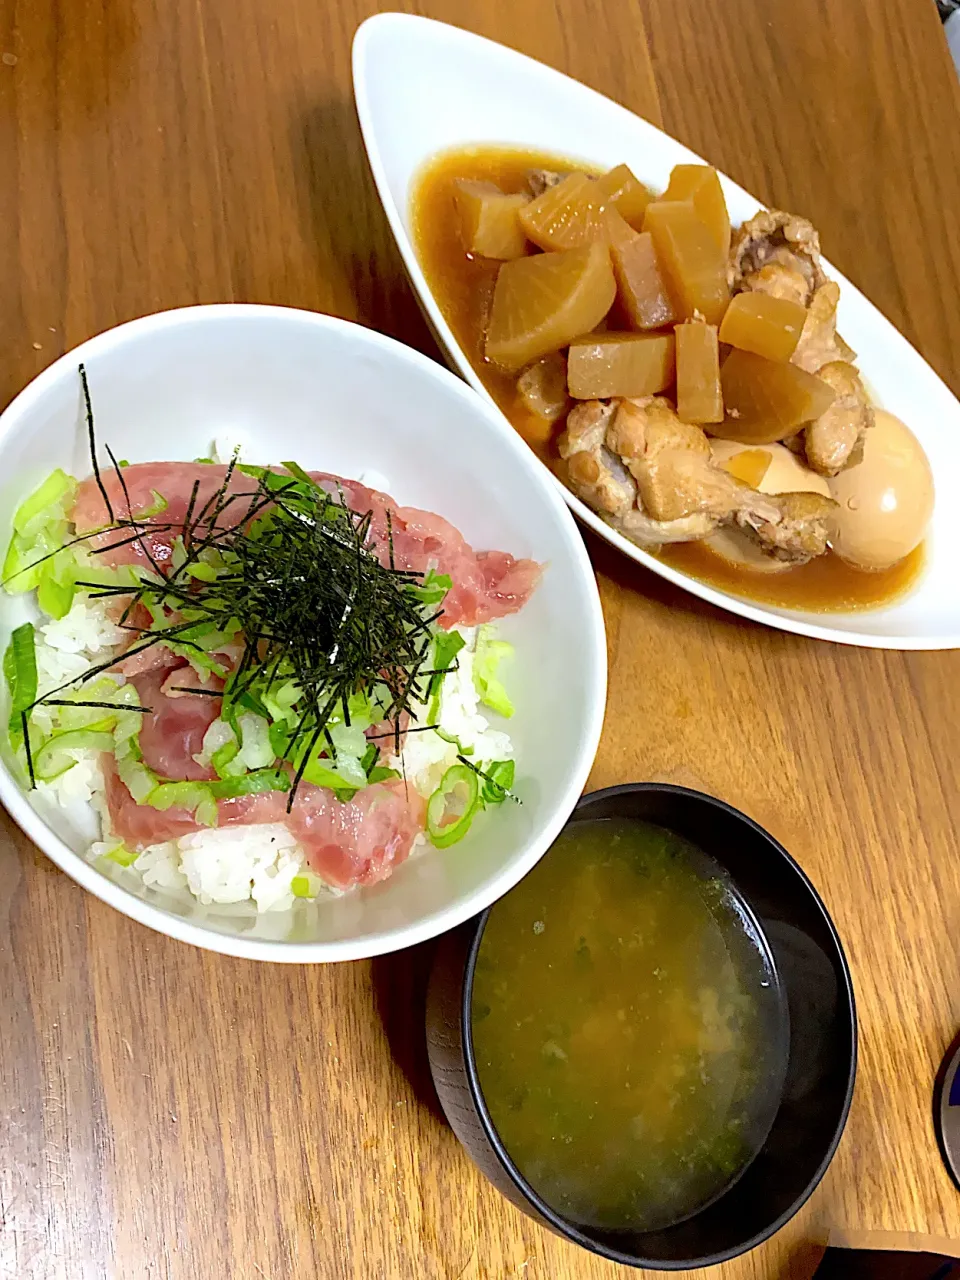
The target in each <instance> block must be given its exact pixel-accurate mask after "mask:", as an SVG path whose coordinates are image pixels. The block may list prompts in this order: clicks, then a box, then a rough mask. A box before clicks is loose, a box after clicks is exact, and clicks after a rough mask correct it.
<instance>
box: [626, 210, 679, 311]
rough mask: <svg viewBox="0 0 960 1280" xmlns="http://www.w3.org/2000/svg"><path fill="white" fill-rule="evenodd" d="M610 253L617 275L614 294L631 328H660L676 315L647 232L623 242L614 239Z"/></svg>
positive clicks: (650, 237)
mask: <svg viewBox="0 0 960 1280" xmlns="http://www.w3.org/2000/svg"><path fill="white" fill-rule="evenodd" d="M611 257H612V259H613V270H614V273H615V275H616V277H617V297H618V299H619V301H620V306H621V307H622V309H623V313H624V316H625V317H626V319H627V323H628V324H629V325H630V326H631V328H634V329H660V328H663V326H664V325H668V324H673V322H674V321H675V320H676V318H677V315H676V311H675V310H674V306H673V302H672V301H671V299H670V294H669V293H668V292H667V286H666V283H665V282H664V279H663V275H662V274H661V271H660V264H659V263H658V262H657V254H656V250H655V249H654V247H653V237H652V236H651V235H650V233H649V232H644V234H643V235H638V236H635V237H634V238H633V239H632V240H628V241H626V242H625V243H614V245H613V248H612V251H611Z"/></svg>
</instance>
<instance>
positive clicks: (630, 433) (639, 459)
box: [607, 396, 740, 520]
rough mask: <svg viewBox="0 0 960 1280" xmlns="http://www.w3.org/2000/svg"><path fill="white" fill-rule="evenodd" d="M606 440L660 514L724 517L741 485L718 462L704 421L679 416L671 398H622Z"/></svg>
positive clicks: (651, 509)
mask: <svg viewBox="0 0 960 1280" xmlns="http://www.w3.org/2000/svg"><path fill="white" fill-rule="evenodd" d="M607 444H608V446H609V447H610V449H612V450H613V452H614V453H616V454H618V455H619V456H620V457H621V458H622V459H623V461H624V463H625V464H626V466H627V469H628V471H629V472H630V473H631V475H632V476H633V478H634V479H635V480H636V482H637V488H638V490H639V494H640V501H641V504H642V505H643V507H644V509H645V510H646V511H647V512H648V514H650V515H651V516H653V517H654V519H656V520H680V519H682V518H683V517H684V516H690V515H693V514H694V513H696V512H705V513H707V514H708V515H712V516H715V517H717V519H719V520H726V519H728V518H729V517H730V515H731V514H732V512H733V511H734V509H735V508H736V505H737V500H738V499H737V490H738V489H739V487H740V486H739V485H738V484H737V482H736V480H734V479H733V477H732V476H730V475H729V474H728V473H727V472H726V471H722V470H721V469H720V468H719V467H715V466H714V465H713V462H712V460H711V455H710V444H709V441H708V440H707V437H706V436H705V435H704V433H703V431H702V430H701V428H700V427H697V426H694V425H693V424H692V423H689V422H681V421H680V419H679V418H678V417H677V415H676V412H675V411H674V408H673V406H672V405H671V404H670V401H669V400H666V399H665V398H664V397H662V396H653V397H650V398H648V399H646V400H621V402H620V405H619V407H618V408H617V411H616V413H615V414H614V417H613V421H612V423H611V425H610V427H609V429H608V431H607Z"/></svg>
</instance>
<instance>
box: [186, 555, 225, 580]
mask: <svg viewBox="0 0 960 1280" xmlns="http://www.w3.org/2000/svg"><path fill="white" fill-rule="evenodd" d="M187 574H188V576H189V577H191V578H196V579H197V580H198V581H200V582H215V581H216V580H217V578H218V577H219V575H220V570H219V569H216V568H214V566H213V565H212V564H206V563H205V562H204V561H203V560H191V561H190V563H189V564H188V565H187Z"/></svg>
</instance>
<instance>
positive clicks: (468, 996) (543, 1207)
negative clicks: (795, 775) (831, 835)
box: [460, 782, 859, 1271]
mask: <svg viewBox="0 0 960 1280" xmlns="http://www.w3.org/2000/svg"><path fill="white" fill-rule="evenodd" d="M638 792H639V793H651V792H658V793H661V794H663V795H669V796H673V797H675V798H676V799H681V800H687V801H691V802H695V803H703V804H705V805H706V806H707V807H708V808H714V809H718V810H720V811H721V812H723V813H725V814H727V815H728V816H729V817H732V818H735V819H737V820H738V821H739V822H742V823H744V824H745V825H746V826H747V827H749V828H750V829H751V830H752V831H753V832H754V833H755V834H756V835H758V836H760V837H761V838H762V839H763V840H765V841H766V842H767V843H768V844H769V845H770V846H771V848H772V849H773V850H774V851H775V852H776V853H778V854H779V855H780V856H781V858H782V859H783V860H784V861H785V862H786V863H787V865H788V867H789V868H790V869H791V870H792V871H794V872H795V874H796V875H797V877H798V879H799V880H800V883H801V887H802V888H804V889H805V890H806V892H807V894H808V895H809V897H810V900H811V901H812V903H813V905H814V906H815V907H816V908H817V911H818V913H819V915H820V917H821V918H822V920H823V923H824V924H825V925H826V927H827V931H828V933H829V936H830V939H831V941H832V943H833V947H834V950H835V954H836V956H837V958H838V959H839V961H840V969H841V973H842V975H843V984H842V992H841V995H840V1004H841V1007H844V1008H846V1009H847V1011H848V1014H849V1018H850V1027H851V1041H852V1043H851V1051H850V1064H849V1069H848V1073H847V1084H846V1089H845V1091H844V1098H843V1105H842V1108H841V1112H840V1117H839V1120H838V1122H837V1126H836V1129H835V1131H834V1133H833V1136H832V1137H831V1139H830V1142H829V1144H828V1147H827V1150H826V1152H825V1154H824V1156H823V1158H822V1160H821V1161H820V1163H819V1164H818V1165H817V1168H816V1169H815V1171H814V1173H813V1175H812V1176H811V1178H810V1180H809V1181H808V1183H807V1185H806V1186H805V1187H804V1188H803V1190H802V1191H801V1193H800V1194H799V1195H798V1196H797V1197H796V1198H795V1199H794V1200H793V1202H792V1203H791V1204H790V1205H789V1206H788V1207H787V1208H786V1209H785V1210H784V1211H783V1212H782V1213H780V1214H779V1215H778V1216H777V1217H776V1218H775V1219H774V1220H773V1222H771V1223H770V1224H769V1225H768V1226H766V1227H764V1228H762V1230H760V1231H758V1232H756V1233H755V1234H754V1235H753V1236H751V1237H750V1238H749V1239H747V1240H745V1241H743V1242H742V1243H741V1244H737V1245H733V1246H731V1247H730V1248H727V1249H721V1250H718V1251H717V1252H716V1253H711V1254H704V1255H703V1256H701V1257H691V1258H684V1259H680V1260H673V1259H667V1260H664V1259H662V1258H645V1257H643V1256H641V1255H640V1254H632V1253H624V1252H622V1251H621V1250H618V1249H614V1248H610V1247H608V1246H606V1245H604V1244H602V1243H600V1242H599V1241H597V1240H593V1239H591V1238H590V1237H589V1236H588V1235H586V1234H585V1233H584V1232H583V1231H582V1230H581V1229H580V1228H579V1227H576V1226H575V1225H573V1224H572V1223H571V1222H569V1221H568V1220H567V1219H566V1218H564V1217H563V1216H562V1214H559V1213H557V1212H556V1210H554V1209H552V1208H551V1207H550V1205H549V1204H548V1203H547V1202H546V1201H545V1200H544V1199H543V1198H542V1197H541V1196H540V1195H539V1194H538V1192H537V1191H536V1190H535V1189H534V1188H533V1187H532V1186H531V1184H530V1183H529V1182H528V1181H527V1179H526V1178H525V1177H524V1176H523V1174H522V1173H521V1172H520V1170H519V1169H518V1168H517V1166H516V1165H515V1164H514V1163H513V1161H512V1159H511V1158H510V1155H509V1153H508V1152H507V1149H506V1146H505V1145H504V1143H503V1141H502V1139H501V1138H500V1135H499V1134H498V1132H497V1129H496V1126H495V1125H494V1123H493V1119H492V1118H491V1116H490V1112H489V1110H488V1108H487V1104H486V1100H485V1099H484V1096H483V1089H482V1087H481V1085H480V1077H479V1073H478V1071H477V1060H476V1054H475V1052H474V1045H473V1020H472V1013H471V1006H472V1003H473V983H474V976H475V973H476V965H477V957H478V955H479V953H480V945H481V942H482V941H483V935H484V932H485V930H486V925H487V921H488V920H489V918H490V913H491V911H493V910H494V908H495V906H496V903H491V905H490V906H489V907H487V908H486V910H485V911H483V913H482V914H481V915H480V916H478V917H477V919H476V920H475V921H473V922H472V928H473V934H472V936H471V938H470V945H469V947H468V948H467V952H466V956H465V959H464V962H463V977H462V979H461V993H460V1026H461V1039H462V1044H463V1059H464V1064H465V1068H466V1079H467V1087H468V1089H469V1093H470V1100H471V1102H472V1104H473V1107H474V1109H475V1111H476V1113H477V1116H478V1117H479V1120H480V1125H481V1127H482V1129H483V1133H484V1137H485V1138H486V1140H487V1142H488V1143H489V1145H490V1147H491V1148H492V1150H493V1152H494V1154H495V1156H496V1158H497V1161H498V1163H499V1165H500V1168H501V1169H502V1170H503V1172H504V1173H505V1174H506V1176H507V1177H508V1178H509V1179H510V1181H511V1183H512V1184H513V1187H514V1189H515V1190H516V1191H517V1192H519V1194H520V1195H521V1196H522V1197H523V1198H524V1199H525V1200H526V1201H527V1202H528V1203H529V1204H530V1205H531V1207H532V1208H533V1209H534V1211H535V1212H536V1214H537V1215H539V1216H540V1217H541V1218H543V1219H544V1220H545V1221H546V1222H547V1223H549V1225H550V1226H551V1227H552V1229H553V1230H554V1231H555V1232H556V1233H557V1234H558V1235H560V1236H562V1237H563V1238H564V1239H566V1240H570V1241H572V1242H573V1243H574V1244H578V1245H580V1246H581V1247H582V1248H584V1249H587V1250H589V1252H591V1253H595V1254H598V1255H599V1256H600V1257H603V1258H607V1259H609V1260H610V1261H611V1262H619V1263H620V1264H621V1265H623V1266H628V1267H645V1268H648V1269H649V1270H652V1271H687V1270H691V1269H695V1268H699V1267H711V1266H715V1265H716V1264H718V1263H721V1262H728V1261H729V1260H730V1259H731V1258H737V1257H740V1256H741V1255H742V1254H744V1253H748V1252H749V1251H750V1250H751V1249H754V1248H756V1246H757V1245H760V1244H763V1242H764V1241H765V1240H768V1239H769V1238H770V1237H771V1236H772V1235H774V1234H775V1233H776V1232H777V1231H779V1230H780V1228H781V1227H783V1226H785V1225H786V1223H787V1222H789V1221H790V1219H791V1218H792V1217H793V1216H794V1215H795V1214H796V1213H797V1212H798V1211H799V1210H800V1209H801V1208H802V1207H803V1205H804V1204H806V1202H807V1200H809V1198H810V1196H811V1195H812V1194H813V1192H814V1191H815V1190H816V1189H817V1187H818V1186H819V1184H820V1183H821V1181H822V1180H823V1177H824V1175H825V1174H826V1172H827V1169H828V1168H829V1166H830V1163H831V1161H832V1160H833V1157H834V1156H835V1155H836V1151H837V1147H838V1146H839V1145H840V1139H841V1138H842V1137H843V1133H844V1130H845V1128H846V1125H847V1120H848V1118H849V1115H850V1108H851V1105H852V1103H853V1091H854V1086H855V1084H856V1076H857V1061H858V1046H859V1032H858V1026H857V1007H856V995H855V992H854V988H853V978H852V975H851V973H850V964H849V961H848V960H847V957H846V953H845V951H844V949H843V944H842V942H841V940H840V935H839V933H838V931H837V927H836V925H835V924H834V922H833V919H832V918H831V916H830V913H829V911H828V910H827V908H826V905H825V904H824V901H823V899H822V898H821V897H820V894H819V893H818V892H817V890H816V888H815V887H814V885H813V882H812V881H811V880H810V877H809V876H808V875H807V874H806V872H805V871H804V870H803V868H802V867H801V866H800V865H799V863H798V862H797V861H796V859H795V858H794V857H793V856H792V855H791V854H790V853H788V852H787V850H786V849H785V848H784V846H783V845H782V844H781V843H780V842H779V840H777V839H776V838H775V837H774V836H772V835H771V834H770V832H769V831H767V830H766V829H765V828H764V827H761V826H760V824H759V823H758V822H755V821H754V819H753V818H751V817H749V816H748V815H747V814H745V813H743V812H742V810H740V809H737V808H735V807H734V806H733V805H731V804H728V803H727V801H725V800H720V799H719V798H718V797H716V796H712V795H709V794H708V793H707V792H705V791H697V790H695V789H694V788H692V787H682V786H678V785H676V784H674V783H667V782H625V783H620V784H618V785H616V786H611V787H603V788H601V789H600V790H598V791H589V792H587V793H586V794H585V795H584V796H582V797H581V799H580V800H579V802H578V803H577V805H576V807H575V808H574V810H573V813H572V814H571V815H570V819H569V821H573V820H575V819H576V818H577V816H578V814H579V812H580V810H581V808H582V809H583V810H585V811H587V810H589V808H590V806H591V804H596V803H598V802H599V801H600V800H606V799H616V798H617V797H619V796H623V795H631V794H636V793H638ZM584 816H588V814H587V813H586V812H585V813H584ZM545 856H546V855H545ZM737 1180H739V1179H737ZM722 1194H725V1192H724V1193H721V1196H722ZM719 1199H720V1197H718V1198H717V1199H715V1200H714V1201H713V1202H712V1203H714V1204H716V1203H717V1202H718V1200H719ZM706 1207H709V1206H702V1208H706ZM697 1212H698V1213H699V1212H700V1210H698V1211H697ZM694 1217H696V1214H692V1215H689V1216H688V1217H687V1218H685V1219H683V1221H684V1222H689V1221H691V1220H692V1218H694ZM675 1225H682V1223H681V1224H675Z"/></svg>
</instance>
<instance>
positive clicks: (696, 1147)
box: [471, 819, 787, 1231]
mask: <svg viewBox="0 0 960 1280" xmlns="http://www.w3.org/2000/svg"><path fill="white" fill-rule="evenodd" d="M471 1010H472V1032H473V1047H474V1056H475V1060H476V1065H477V1073H478V1077H479V1081H480V1086H481V1089H482V1091H483V1097H484V1100H485V1102H486V1104H487V1108H488V1110H489V1113H490V1116H491V1119H492V1120H493V1123H494V1126H495V1128H496V1130H497V1132H498V1134H499V1136H500V1138H501V1140H502V1141H503V1144H504V1146H505V1148H506V1150H507V1152H508V1153H509V1155H510V1157H511V1158H512V1160H513V1161H514V1163H515V1164H516V1166H517V1168H518V1169H519V1170H520V1172H521V1173H522V1174H523V1175H524V1177H525V1178H526V1179H527V1181H528V1182H529V1183H530V1185H531V1186H532V1187H533V1189H534V1190H535V1191H536V1192H537V1193H538V1194H539V1195H540V1196H541V1197H542V1198H543V1199H544V1200H545V1201H546V1203H547V1204H548V1205H550V1206H551V1207H552V1208H553V1209H554V1210H555V1211H556V1212H558V1213H559V1214H561V1215H562V1216H563V1217H564V1218H566V1219H567V1220H569V1221H573V1222H575V1223H577V1224H579V1225H581V1226H587V1227H599V1228H609V1229H632V1230H639V1231H645V1230H655V1229H657V1228H659V1227H662V1226H666V1225H668V1224H670V1223H672V1222H677V1221H680V1220H681V1219H683V1218H685V1217H689V1216H690V1215H691V1214H693V1213H696V1212H697V1211H698V1210H699V1209H701V1208H702V1207H704V1206H705V1205H706V1204H708V1203H710V1202H711V1201H712V1200H714V1199H716V1197H717V1196H718V1195H720V1194H722V1193H723V1192H724V1191H725V1190H726V1188H727V1187H729V1186H730V1185H731V1183H732V1182H733V1181H735V1180H736V1178H737V1177H738V1176H739V1175H740V1174H741V1173H742V1172H743V1170H744V1169H745V1168H746V1167H747V1165H748V1164H749V1163H750V1161H751V1160H752V1159H753V1157H754V1156H755V1155H756V1153H757V1151H758V1150H759V1149H760V1147H761V1146H762V1144H763V1142H764V1140H765V1139H766V1136H767V1133H768V1132H769V1129H770V1125H771V1123H772V1121H773V1118H774V1115H775V1114H776V1111H777V1108H778V1106H779V1102H780V1096H781V1089H782V1083H783V1074H784V1068H785V1051H786V1043H787V1016H786V1010H785V1007H784V1004H783V997H782V995H781V993H780V989H779V987H778V985H777V982H776V977H775V974H774V972H773V970H772V967H771V965H770V962H769V960H768V958H767V954H766V951H765V947H764V944H763V943H762V940H761V939H760V937H759V935H758V933H757V931H756V926H755V925H754V924H753V921H752V919H751V918H750V917H749V915H748V914H747V913H746V912H745V911H744V909H743V906H742V903H741V900H740V899H739V898H738V897H737V895H736V892H735V890H734V888H733V886H732V884H731V882H730V880H729V878H728V877H727V875H726V874H725V873H724V872H723V871H722V870H721V868H720V867H719V865H718V864H717V863H716V862H715V861H714V860H713V859H712V858H708V857H706V855H705V854H703V853H702V852H701V851H700V850H699V849H696V848H695V847H694V846H693V845H691V844H689V843H688V842H687V841H685V840H683V839H681V838H680V837H679V836H677V835H675V834H673V833H672V832H670V831H667V830H665V829H664V828H662V827H658V826H655V825H653V824H651V823H648V822H639V821H624V820H616V819H605V820H587V821H582V822H576V823H573V824H572V825H570V826H569V827H568V828H567V829H566V830H565V831H564V832H563V833H562V834H561V836H560V838H559V840H558V841H557V842H556V844H555V845H554V846H553V848H552V849H551V850H550V852H549V853H548V854H547V856H546V857H545V858H544V859H543V860H542V861H541V862H540V863H539V864H538V865H537V866H536V867H535V868H534V869H533V871H531V872H530V874H529V875H528V876H527V877H526V879H525V880H523V881H521V883H520V884H519V885H518V886H517V887H516V888H515V889H513V890H512V891H511V892H510V893H509V894H507V896H506V897H505V898H503V899H502V900H501V901H500V902H498V903H497V904H496V905H495V906H494V907H493V909H492V911H491V913H490V917H489V919H488V921H487V925H486V928H485V930H484V934H483V937H482V939H481V943H480V949H479V953H478V957H477V964H476V969H475V973H474V983H473V993H472V1003H471Z"/></svg>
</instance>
